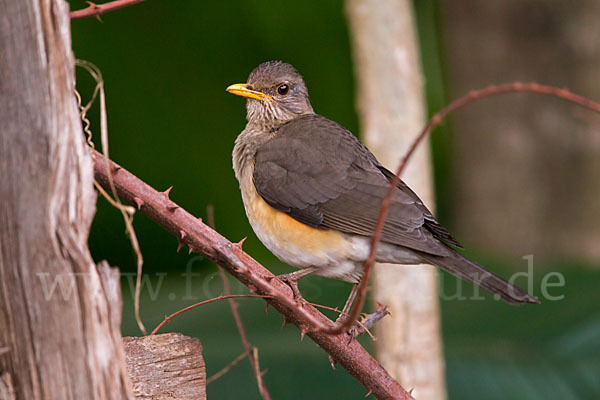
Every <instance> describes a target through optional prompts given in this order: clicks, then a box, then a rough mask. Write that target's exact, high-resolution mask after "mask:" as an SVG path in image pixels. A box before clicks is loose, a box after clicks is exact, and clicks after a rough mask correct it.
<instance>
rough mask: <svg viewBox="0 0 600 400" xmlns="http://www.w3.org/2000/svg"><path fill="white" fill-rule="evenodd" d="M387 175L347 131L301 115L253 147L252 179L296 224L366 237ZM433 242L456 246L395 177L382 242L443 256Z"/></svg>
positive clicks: (442, 249) (441, 246) (443, 251)
mask: <svg viewBox="0 0 600 400" xmlns="http://www.w3.org/2000/svg"><path fill="white" fill-rule="evenodd" d="M389 174H391V172H389V171H388V170H386V169H385V168H384V167H383V166H382V165H381V164H380V163H379V162H378V161H377V159H376V158H375V156H373V154H372V153H371V152H370V151H369V150H368V149H367V148H366V147H365V146H364V145H363V144H362V143H360V141H359V140H358V139H356V137H354V135H352V133H350V132H349V131H348V130H346V129H345V128H343V127H342V126H340V125H338V124H337V123H335V122H333V121H330V120H328V119H326V118H324V117H321V116H319V115H306V116H303V117H300V118H297V119H295V120H293V121H291V122H290V123H287V124H285V125H283V126H282V127H281V128H280V129H279V130H278V132H277V133H276V134H275V135H274V136H273V138H272V139H270V140H269V141H267V142H266V143H265V144H263V145H262V146H261V147H260V148H259V149H258V151H257V154H256V162H255V165H254V175H253V179H254V185H255V186H256V190H257V191H258V193H259V195H260V196H261V197H262V198H263V199H265V201H266V202H267V203H268V204H269V205H271V206H272V207H274V208H276V209H278V210H280V211H283V212H286V213H288V215H290V216H291V217H293V218H295V219H296V220H298V221H300V222H302V223H305V224H307V225H310V226H312V227H315V228H319V229H337V230H340V231H342V232H346V233H353V234H358V235H363V236H371V235H372V233H373V230H374V229H375V224H376V221H377V216H378V213H379V208H380V207H381V202H382V200H383V198H384V196H385V194H386V192H387V187H388V185H389V182H390V177H389V176H388V175H389ZM392 176H393V175H392ZM438 239H441V240H445V241H447V242H449V243H451V244H458V242H456V241H455V240H454V239H453V238H452V237H451V236H450V234H449V233H448V232H447V231H446V230H445V229H444V228H443V227H441V225H439V224H438V223H437V221H436V220H435V218H434V217H433V216H432V215H431V213H430V212H429V210H427V208H426V207H425V206H424V205H423V203H422V202H421V200H420V199H419V198H418V197H417V195H416V194H415V193H414V192H413V191H412V190H410V189H409V188H408V186H406V185H405V184H404V183H403V182H402V183H401V184H400V185H398V188H397V189H396V190H395V191H394V194H393V197H392V204H391V206H390V210H389V212H388V218H387V220H386V223H385V225H384V229H383V233H382V240H383V241H384V242H388V243H392V244H397V245H401V246H405V247H409V248H412V249H415V250H419V251H423V252H426V253H429V254H433V255H438V256H445V255H448V254H449V249H448V247H447V246H446V245H445V244H444V243H442V242H440V241H439V240H438ZM450 239H451V240H450Z"/></svg>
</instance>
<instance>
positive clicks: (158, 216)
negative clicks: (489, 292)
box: [90, 149, 412, 399]
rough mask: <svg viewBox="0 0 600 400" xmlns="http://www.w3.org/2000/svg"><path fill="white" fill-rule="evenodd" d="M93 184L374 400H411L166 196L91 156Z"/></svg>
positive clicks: (355, 346)
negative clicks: (232, 281) (323, 355)
mask: <svg viewBox="0 0 600 400" xmlns="http://www.w3.org/2000/svg"><path fill="white" fill-rule="evenodd" d="M90 151H92V152H94V154H95V157H94V159H95V161H94V173H95V178H96V180H97V181H98V183H100V185H102V186H103V187H104V188H108V187H109V175H112V178H113V179H112V181H113V183H114V186H115V188H116V191H117V193H118V195H119V197H120V198H121V199H122V200H124V201H126V202H128V203H130V204H132V205H135V206H136V207H137V208H138V209H139V210H141V211H142V212H143V213H144V214H146V215H147V216H148V217H150V218H151V219H153V220H154V221H155V222H157V223H158V224H159V225H161V226H163V227H164V228H165V229H166V230H168V231H169V232H171V233H172V234H174V235H175V236H176V237H177V239H178V242H179V243H180V244H184V245H187V246H188V247H189V248H190V251H196V252H200V253H202V254H204V255H205V256H206V257H207V258H209V259H210V260H212V261H213V262H215V263H217V264H218V265H220V266H221V267H223V268H224V269H226V270H227V271H228V272H229V273H230V274H231V275H233V276H234V277H235V278H236V279H238V280H239V281H240V282H242V283H243V284H245V285H246V286H247V287H248V288H249V289H250V290H251V291H252V292H255V293H256V294H257V295H260V296H269V298H267V299H266V301H267V302H268V303H269V304H270V305H271V306H273V307H274V308H275V309H276V310H277V311H279V312H280V313H281V314H283V316H284V321H285V322H289V323H293V324H294V325H296V326H298V328H299V329H300V331H301V332H302V336H304V335H305V334H306V335H307V336H309V337H310V338H311V339H312V340H313V341H314V342H315V343H316V344H318V345H319V347H321V348H322V349H323V350H325V351H326V352H327V353H329V355H330V356H331V358H332V359H333V360H334V361H335V362H337V363H339V364H340V365H342V366H343V367H344V368H345V369H346V370H347V371H348V372H349V373H350V374H351V375H352V376H354V377H355V378H356V379H357V380H358V381H359V382H360V383H361V384H363V385H364V386H365V387H366V388H367V390H369V392H370V393H373V395H374V396H375V397H377V398H378V399H412V397H411V395H410V394H409V393H408V392H407V391H406V390H404V389H403V388H402V387H401V386H400V384H399V383H398V382H396V381H395V380H394V379H393V378H392V377H391V376H390V375H389V374H388V372H387V371H386V370H385V369H384V368H383V367H382V366H381V365H380V364H379V363H378V362H377V361H376V360H375V359H374V358H373V357H372V356H371V355H370V354H369V353H368V352H367V351H366V350H365V349H364V348H363V347H362V346H361V345H360V343H359V342H358V341H356V340H352V341H349V340H348V339H349V335H348V334H346V333H341V334H338V335H331V334H327V333H325V332H324V331H325V330H327V329H329V328H330V327H331V326H333V322H332V321H330V320H329V319H328V318H327V317H325V316H324V315H323V314H321V313H320V312H318V311H317V310H316V309H315V308H313V307H312V306H310V305H308V304H304V305H303V306H302V305H299V304H298V303H297V302H296V300H295V299H294V298H293V296H292V293H291V289H290V288H289V287H288V286H287V285H286V284H285V283H283V282H281V281H279V280H278V279H275V276H274V275H273V274H272V273H271V272H270V271H269V270H267V269H266V268H264V267H263V266H262V265H260V264H259V263H258V262H256V261H255V260H254V259H252V258H251V257H250V256H249V255H248V254H246V253H245V252H244V251H243V250H242V249H241V245H240V244H234V243H231V242H230V241H228V240H227V239H225V238H224V237H223V236H221V235H220V234H219V233H217V232H215V231H214V230H213V229H211V228H210V227H208V226H207V225H205V224H204V223H202V221H201V220H199V219H197V218H195V217H194V216H192V215H191V214H190V213H188V212H187V211H185V210H184V209H182V208H181V207H179V206H178V205H177V204H175V202H173V201H172V200H171V199H170V198H169V196H168V191H166V192H157V191H156V190H155V189H153V188H152V187H150V186H149V185H147V184H146V183H144V182H143V181H141V180H140V179H139V178H137V177H136V176H134V175H133V174H131V173H130V172H128V171H126V170H125V169H123V168H122V167H120V166H118V165H117V164H115V163H114V162H112V161H108V162H107V161H106V160H105V158H104V157H103V156H102V155H101V154H100V153H98V152H96V151H95V150H91V149H90Z"/></svg>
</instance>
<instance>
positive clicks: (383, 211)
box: [327, 82, 600, 333]
mask: <svg viewBox="0 0 600 400" xmlns="http://www.w3.org/2000/svg"><path fill="white" fill-rule="evenodd" d="M518 92H530V93H538V94H544V95H549V96H554V97H558V98H561V99H563V100H566V101H569V102H571V103H575V104H577V105H579V106H582V107H585V108H587V109H590V110H592V111H595V112H597V113H600V104H599V103H596V102H594V101H592V100H590V99H588V98H585V97H583V96H580V95H578V94H575V93H572V92H570V91H569V90H567V89H561V88H557V87H553V86H548V85H540V84H539V83H535V82H527V83H522V82H513V83H506V84H501V85H492V86H488V87H487V88H485V89H481V90H473V91H471V92H469V93H468V94H466V95H465V96H463V97H459V98H458V99H456V100H454V101H453V102H452V103H450V104H449V105H447V106H446V107H444V108H443V109H442V110H441V111H439V112H437V113H436V114H435V115H434V116H433V117H431V119H430V120H429V122H428V123H427V125H426V126H425V128H423V130H422V131H421V133H420V134H419V135H418V136H417V137H416V138H415V140H414V141H413V142H412V144H411V146H410V148H409V149H408V151H407V152H406V154H405V155H404V157H402V161H401V162H400V165H399V166H398V170H397V171H396V174H395V175H394V178H393V179H392V180H391V182H390V184H389V186H388V190H387V193H386V195H385V198H384V199H383V201H382V203H381V208H380V209H379V215H378V216H377V225H376V226H375V230H374V232H373V236H371V249H370V251H369V257H368V258H367V260H366V261H365V263H364V267H363V271H364V272H363V276H362V278H361V281H360V283H359V286H358V298H357V299H356V302H355V303H354V307H353V308H352V311H351V312H350V318H348V319H347V320H345V321H343V322H342V323H339V324H336V326H334V327H333V328H331V329H329V330H327V332H329V333H339V332H345V331H347V330H348V329H350V327H351V326H352V323H353V322H354V320H355V319H356V318H357V317H358V314H359V313H360V310H361V309H362V306H363V303H364V300H365V297H366V291H367V283H368V281H369V274H370V272H371V267H372V266H373V263H374V262H375V254H376V252H377V246H378V244H379V241H380V239H381V233H382V231H383V225H384V223H385V219H386V216H387V212H388V209H389V207H390V204H391V202H392V194H393V193H394V190H395V188H396V186H398V183H399V182H400V175H401V174H402V171H404V168H405V167H406V163H407V162H408V160H409V159H410V157H411V156H412V155H413V153H414V152H415V150H416V149H417V146H418V145H419V143H421V141H422V140H423V139H424V138H425V136H427V134H428V133H429V132H431V131H432V130H433V128H435V127H436V126H437V125H439V124H440V123H441V122H442V120H443V119H444V118H445V117H446V116H447V115H448V114H450V113H451V112H453V111H455V110H457V109H459V108H461V107H463V106H465V105H467V104H469V103H471V102H473V101H475V100H479V99H482V98H485V97H490V96H495V95H499V94H505V93H518Z"/></svg>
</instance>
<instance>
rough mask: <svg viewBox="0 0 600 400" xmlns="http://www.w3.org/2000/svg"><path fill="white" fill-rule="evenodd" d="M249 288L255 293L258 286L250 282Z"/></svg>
mask: <svg viewBox="0 0 600 400" xmlns="http://www.w3.org/2000/svg"><path fill="white" fill-rule="evenodd" d="M248 289H250V291H251V292H252V293H255V292H256V286H254V285H252V284H249V285H248Z"/></svg>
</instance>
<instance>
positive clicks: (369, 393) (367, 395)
mask: <svg viewBox="0 0 600 400" xmlns="http://www.w3.org/2000/svg"><path fill="white" fill-rule="evenodd" d="M371 393H373V391H372V390H369V392H368V393H367V394H365V397H369V396H370V395H371Z"/></svg>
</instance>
